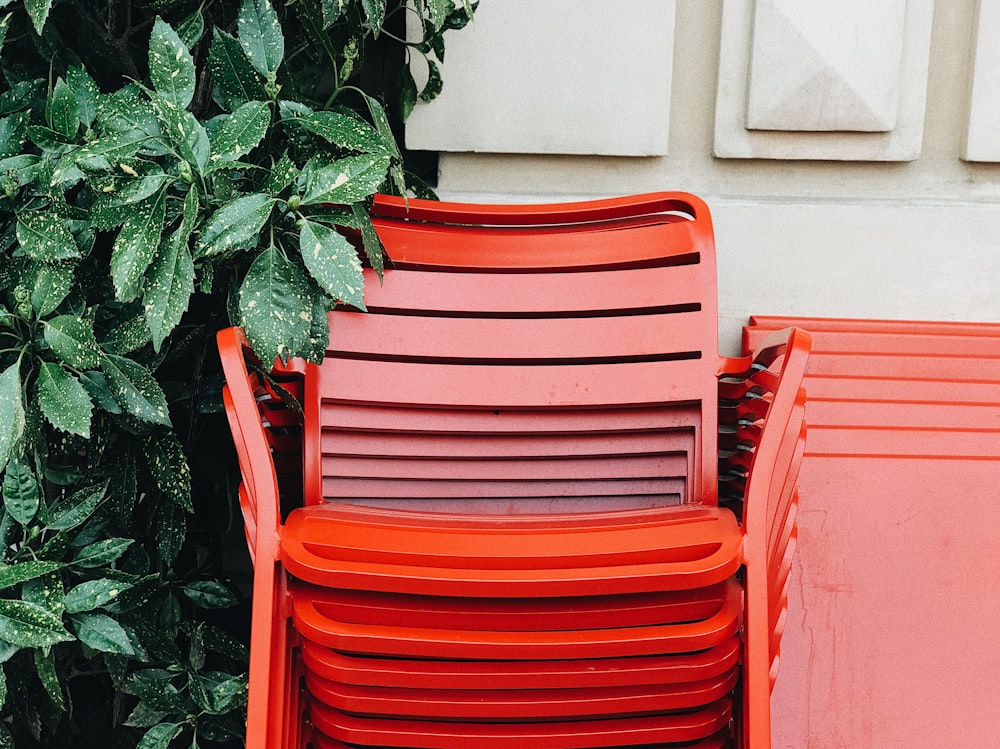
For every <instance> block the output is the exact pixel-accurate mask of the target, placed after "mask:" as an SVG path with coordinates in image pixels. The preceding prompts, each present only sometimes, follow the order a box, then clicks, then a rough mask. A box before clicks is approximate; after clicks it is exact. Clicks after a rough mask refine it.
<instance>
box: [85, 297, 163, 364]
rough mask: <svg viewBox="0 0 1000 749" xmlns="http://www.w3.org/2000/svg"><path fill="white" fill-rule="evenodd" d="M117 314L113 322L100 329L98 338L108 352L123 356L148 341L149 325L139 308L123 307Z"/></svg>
mask: <svg viewBox="0 0 1000 749" xmlns="http://www.w3.org/2000/svg"><path fill="white" fill-rule="evenodd" d="M105 306H107V305H105ZM119 314H120V317H119V318H118V319H117V320H116V321H115V324H114V325H113V326H112V327H110V328H107V329H105V330H104V331H102V333H101V337H100V338H99V339H98V340H99V341H100V344H101V348H102V349H104V350H105V351H107V352H108V353H110V354H117V355H118V356H124V355H125V354H130V353H132V352H133V351H137V350H139V349H140V348H142V347H143V346H145V345H146V344H147V343H149V341H150V338H149V325H148V324H147V323H146V316H145V314H143V312H142V309H141V308H140V309H136V308H134V307H132V308H127V309H123V310H121V312H120V313H119Z"/></svg>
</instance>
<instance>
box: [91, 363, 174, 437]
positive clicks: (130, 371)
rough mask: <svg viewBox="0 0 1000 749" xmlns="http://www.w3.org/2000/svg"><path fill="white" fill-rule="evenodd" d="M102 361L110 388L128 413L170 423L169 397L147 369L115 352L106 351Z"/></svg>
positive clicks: (165, 423)
mask: <svg viewBox="0 0 1000 749" xmlns="http://www.w3.org/2000/svg"><path fill="white" fill-rule="evenodd" d="M101 364H102V369H103V370H104V375H105V377H106V378H107V382H108V387H109V388H110V389H111V392H112V394H113V395H114V396H115V400H116V401H117V402H118V405H119V406H121V407H122V409H123V410H124V411H125V412H126V413H129V414H132V415H133V416H135V417H136V418H139V419H142V420H143V421H149V422H152V423H153V424H162V425H164V426H170V413H169V412H168V410H167V399H166V397H165V396H164V395H163V390H161V389H160V385H159V383H157V381H156V379H155V378H154V377H153V375H152V374H150V372H149V370H148V369H146V368H145V367H144V366H142V365H141V364H139V363H138V362H134V361H132V360H131V359H128V358H126V357H124V356H114V355H113V354H105V355H104V357H103V358H102V360H101Z"/></svg>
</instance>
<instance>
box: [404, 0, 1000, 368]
mask: <svg viewBox="0 0 1000 749" xmlns="http://www.w3.org/2000/svg"><path fill="white" fill-rule="evenodd" d="M849 4H850V5H851V8H853V10H851V9H848V8H845V7H844V4H843V3H840V4H829V3H801V2H800V0H756V2H754V1H753V0H725V2H723V0H616V2H613V3H609V2H606V1H604V0H572V1H570V0H482V4H481V7H480V11H479V14H478V17H477V19H476V20H475V21H474V22H473V24H472V25H471V26H470V27H469V28H467V29H466V30H464V31H462V32H458V33H455V34H453V35H452V36H451V37H450V38H449V39H448V40H447V56H446V63H445V65H444V66H443V72H444V80H445V86H444V93H443V94H442V96H441V98H440V100H438V101H435V102H433V103H431V104H427V105H418V108H417V110H416V111H415V112H414V114H413V117H412V119H411V122H410V123H409V125H408V131H407V142H408V145H409V146H410V147H411V148H427V149H431V150H441V151H443V153H442V156H441V173H440V183H439V193H440V194H441V195H442V197H446V198H461V199H472V200H498V201H503V202H511V201H534V200H565V199H573V198H579V197H589V196H604V195H618V194H626V193H636V192H645V191H651V190H685V191H689V192H693V193H696V194H698V195H701V196H702V197H704V198H705V199H706V200H707V201H708V203H709V206H710V207H711V208H712V210H713V214H714V217H715V222H716V235H717V246H718V254H719V301H720V310H721V321H720V331H721V334H722V347H723V350H724V351H725V352H727V353H732V352H734V350H735V346H736V342H737V341H738V334H739V328H740V326H741V325H742V324H743V323H744V322H745V321H746V318H747V317H748V316H749V315H750V314H755V313H756V314H777V313H781V314H791V315H821V316H842V317H883V318H911V319H946V320H956V319H963V320H1000V205H998V200H1000V164H998V163H993V162H994V161H998V160H1000V95H998V93H997V92H998V91H1000V73H998V72H997V71H1000V38H998V37H1000V26H998V23H1000V20H998V19H1000V0H981V2H980V3H977V2H976V1H975V0H941V2H937V3H933V2H932V0H906V2H903V0H891V1H890V0H887V1H886V2H885V3H874V4H873V3H870V2H868V1H867V0H851V2H850V3H849ZM980 4H981V6H982V7H981V8H980ZM855 6H857V7H855ZM825 12H830V13H833V15H831V16H829V17H827V18H824V17H823V16H822V14H823V13H825ZM980 13H982V18H983V21H982V23H981V24H978V23H977V21H978V19H979V15H980ZM525 18H530V19H531V20H532V23H531V24H529V25H528V26H525V24H524V19H525ZM528 27H531V28H534V29H535V30H536V31H535V33H534V34H528V33H527V32H526V31H525V29H526V28H528ZM504 54H509V55H510V56H511V58H516V59H517V60H519V61H520V62H519V64H518V65H503V64H501V63H500V62H499V61H500V60H502V59H504V58H503V55H504ZM415 67H419V64H418V63H415ZM762 128H768V129H762ZM595 154H602V155H595ZM636 154H641V155H636ZM968 159H978V160H979V161H971V160H968Z"/></svg>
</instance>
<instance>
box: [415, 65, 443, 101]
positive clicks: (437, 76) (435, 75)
mask: <svg viewBox="0 0 1000 749" xmlns="http://www.w3.org/2000/svg"><path fill="white" fill-rule="evenodd" d="M443 85H444V80H443V79H442V78H441V69H440V68H439V67H438V64H437V63H436V62H434V61H433V60H428V61H427V83H425V84H424V87H423V90H421V92H420V100H421V101H434V99H436V98H437V97H438V94H440V93H441V89H442V87H443Z"/></svg>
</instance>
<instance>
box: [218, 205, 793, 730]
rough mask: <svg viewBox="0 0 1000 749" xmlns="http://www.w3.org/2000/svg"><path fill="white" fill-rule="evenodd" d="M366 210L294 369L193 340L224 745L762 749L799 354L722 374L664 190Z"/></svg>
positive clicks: (692, 247)
mask: <svg viewBox="0 0 1000 749" xmlns="http://www.w3.org/2000/svg"><path fill="white" fill-rule="evenodd" d="M374 214H375V215H374V218H375V225H376V229H377V230H378V232H379V234H380V237H381V238H382V241H383V242H384V243H385V245H386V247H387V250H388V253H389V255H390V257H391V258H392V261H393V262H392V268H391V269H389V270H387V271H386V273H385V279H384V283H382V284H379V282H378V280H377V279H370V281H371V282H370V284H369V286H368V292H367V294H366V304H367V306H368V309H369V311H368V312H367V313H359V312H355V311H351V310H348V309H340V310H336V311H334V312H333V313H331V337H330V345H329V348H328V351H327V357H326V361H325V362H324V364H323V365H322V366H321V367H315V366H312V365H296V366H293V367H291V368H285V369H278V370H276V371H275V373H274V374H273V375H272V376H270V377H265V376H263V375H262V374H261V371H262V370H261V369H260V365H259V363H256V364H254V363H253V361H252V355H251V354H250V352H249V351H248V350H247V347H246V341H245V338H244V337H243V336H242V333H241V331H239V330H238V329H229V330H226V331H223V332H222V333H221V334H220V337H219V343H220V350H221V353H222V359H223V366H224V368H225V371H226V378H227V387H226V390H225V393H224V397H225V402H226V406H227V412H228V414H229V417H230V421H231V425H232V429H233V433H234V436H235V439H236V442H237V447H238V451H239V457H240V465H241V469H242V472H243V477H244V481H243V485H242V486H241V489H240V497H241V503H242V506H243V510H244V515H245V518H246V527H247V538H248V542H249V545H250V549H251V554H252V556H253V557H254V572H255V579H254V607H253V622H252V627H253V636H252V646H251V686H250V698H249V699H250V705H249V722H248V732H247V746H248V747H254V748H256V749H264V748H266V749H286V748H292V747H295V748H296V749H298V747H306V746H310V745H312V746H314V747H316V748H317V749H319V748H322V747H345V746H346V747H410V748H414V749H417V748H419V749H460V748H461V749H465V748H467V747H477V748H479V747H484V748H488V747H497V749H500V748H501V747H503V749H516V748H517V747H524V748H525V749H527V748H528V747H531V749H584V748H586V747H595V748H596V747H623V746H657V747H665V746H678V747H680V746H684V747H703V748H707V747H723V746H731V745H733V742H734V741H738V742H740V743H741V744H742V745H743V746H752V747H753V748H754V749H765V748H766V746H768V744H769V724H768V720H769V705H768V699H769V694H770V689H771V684H772V681H773V666H774V665H775V664H776V662H777V648H778V644H779V641H780V632H781V627H782V617H781V612H782V610H783V607H784V606H785V602H786V601H787V593H786V588H787V579H788V565H789V562H790V559H791V553H792V550H793V549H794V503H795V496H796V495H795V490H794V486H795V476H796V471H797V465H798V462H799V461H800V460H801V454H802V439H803V436H804V428H803V426H802V410H803V396H802V393H801V390H800V382H801V377H802V373H803V370H804V360H805V356H806V354H807V351H808V338H807V336H806V335H805V334H804V333H802V332H801V331H786V332H784V333H781V334H778V335H777V336H776V337H774V338H773V339H769V340H768V341H767V342H765V345H763V346H762V347H761V351H760V352H759V353H758V355H757V356H756V357H755V358H753V359H745V360H720V358H719V357H718V355H717V353H716V351H717V333H716V329H717V311H716V298H715V265H714V248H713V242H712V234H711V224H710V220H709V216H708V211H707V208H706V207H705V206H704V204H703V203H702V202H701V201H699V200H698V199H697V198H694V197H692V196H689V195H683V194H674V193H664V194H656V195H647V196H639V197H635V198H624V199H619V200H608V201H593V202H588V203H577V204H564V205H552V206H473V205H460V204H447V203H440V204H439V203H429V202H424V201H418V200H411V201H409V203H408V204H406V203H404V202H403V201H400V200H398V199H392V198H379V199H378V201H377V202H376V206H375V210H374ZM248 362H249V366H248ZM720 374H721V375H722V380H721V381H720V380H719V379H718V376H719V375H720ZM720 388H721V396H722V398H721V400H720ZM281 389H288V390H290V391H292V392H294V393H295V394H296V395H298V396H300V397H301V399H302V403H303V406H304V417H303V419H302V421H301V424H299V422H298V420H297V419H296V418H295V413H294V411H292V410H290V409H289V408H288V407H287V406H286V405H285V404H286V402H287V397H285V396H284V393H282V392H280V390H281ZM279 395H281V396H283V397H278V396H279ZM720 423H723V424H724V425H725V429H724V432H725V433H724V435H723V436H722V438H721V440H722V442H721V444H722V445H723V447H724V450H723V451H722V452H721V453H720V450H719V445H720V433H719V425H720ZM720 454H721V455H722V459H721V463H720V457H719V456H720ZM300 455H301V457H300ZM299 460H301V463H299V462H298V461H299ZM720 465H721V467H722V470H723V472H724V474H725V478H726V479H727V481H726V482H724V483H725V485H726V486H727V487H730V489H729V490H728V491H729V492H730V493H731V494H735V495H738V496H737V497H736V498H735V499H736V502H737V506H736V512H734V511H733V510H731V509H728V508H727V507H722V506H719V501H718V499H719V495H718V484H719V481H718V479H719V467H720ZM283 502H284V507H285V508H286V510H285V513H284V515H283V513H282V510H281V508H282V506H283V504H282V503H283Z"/></svg>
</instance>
